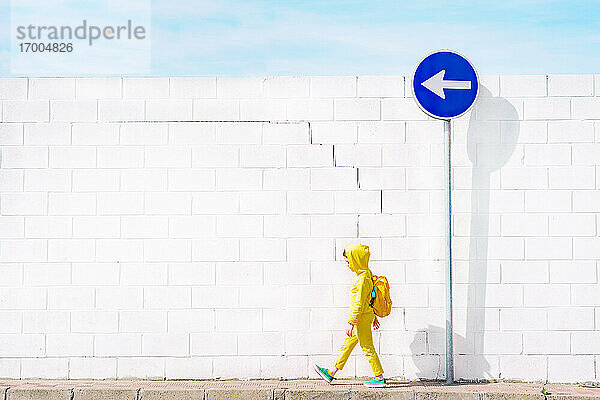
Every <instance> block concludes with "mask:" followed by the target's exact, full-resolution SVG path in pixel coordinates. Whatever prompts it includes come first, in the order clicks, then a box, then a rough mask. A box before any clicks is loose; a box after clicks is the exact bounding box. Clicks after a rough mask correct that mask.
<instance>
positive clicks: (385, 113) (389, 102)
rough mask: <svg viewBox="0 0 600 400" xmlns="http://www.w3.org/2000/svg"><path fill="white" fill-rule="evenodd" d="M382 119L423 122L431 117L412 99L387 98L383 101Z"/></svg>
mask: <svg viewBox="0 0 600 400" xmlns="http://www.w3.org/2000/svg"><path fill="white" fill-rule="evenodd" d="M381 119H382V120H391V121H398V120H400V121H404V120H407V121H411V120H413V121H414V120H416V121H422V120H427V119H429V117H428V116H427V114H425V113H424V112H423V111H422V110H421V109H420V108H419V106H418V105H417V104H416V102H415V100H414V99H412V98H406V99H401V98H386V99H381Z"/></svg>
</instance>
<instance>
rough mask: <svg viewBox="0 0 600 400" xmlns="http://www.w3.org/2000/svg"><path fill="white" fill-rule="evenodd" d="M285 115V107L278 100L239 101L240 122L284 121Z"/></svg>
mask: <svg viewBox="0 0 600 400" xmlns="http://www.w3.org/2000/svg"><path fill="white" fill-rule="evenodd" d="M285 114H286V105H285V103H283V102H282V101H280V100H272V99H250V100H247V99H242V100H240V120H242V121H274V120H285V119H286V117H285Z"/></svg>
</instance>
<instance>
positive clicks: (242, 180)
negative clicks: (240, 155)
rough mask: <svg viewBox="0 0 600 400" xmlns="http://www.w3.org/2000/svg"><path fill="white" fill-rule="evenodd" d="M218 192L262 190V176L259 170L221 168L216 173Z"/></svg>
mask: <svg viewBox="0 0 600 400" xmlns="http://www.w3.org/2000/svg"><path fill="white" fill-rule="evenodd" d="M216 179H217V181H216V182H217V186H216V187H217V190H219V191H221V190H236V191H237V190H260V189H261V185H262V175H261V171H260V169H258V168H252V169H250V168H246V169H242V168H220V169H218V170H217V171H216Z"/></svg>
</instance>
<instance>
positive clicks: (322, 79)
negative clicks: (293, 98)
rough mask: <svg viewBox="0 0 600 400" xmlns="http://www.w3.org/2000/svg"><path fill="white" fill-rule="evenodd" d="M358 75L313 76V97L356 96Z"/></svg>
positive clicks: (311, 78) (311, 86) (311, 80)
mask: <svg viewBox="0 0 600 400" xmlns="http://www.w3.org/2000/svg"><path fill="white" fill-rule="evenodd" d="M356 87H357V77H356V76H311V77H310V95H311V97H356V92H357V89H356Z"/></svg>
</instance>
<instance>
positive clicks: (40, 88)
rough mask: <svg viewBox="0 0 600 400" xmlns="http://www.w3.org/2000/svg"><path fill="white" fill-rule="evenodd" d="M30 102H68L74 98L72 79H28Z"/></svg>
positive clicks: (73, 82) (73, 80) (73, 81)
mask: <svg viewBox="0 0 600 400" xmlns="http://www.w3.org/2000/svg"><path fill="white" fill-rule="evenodd" d="M28 98H29V99H31V100H50V99H51V100H70V99H74V98H75V79H74V78H29V94H28Z"/></svg>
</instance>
